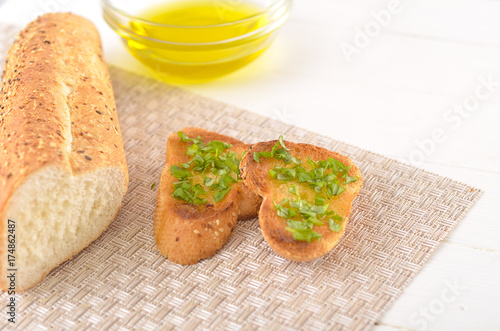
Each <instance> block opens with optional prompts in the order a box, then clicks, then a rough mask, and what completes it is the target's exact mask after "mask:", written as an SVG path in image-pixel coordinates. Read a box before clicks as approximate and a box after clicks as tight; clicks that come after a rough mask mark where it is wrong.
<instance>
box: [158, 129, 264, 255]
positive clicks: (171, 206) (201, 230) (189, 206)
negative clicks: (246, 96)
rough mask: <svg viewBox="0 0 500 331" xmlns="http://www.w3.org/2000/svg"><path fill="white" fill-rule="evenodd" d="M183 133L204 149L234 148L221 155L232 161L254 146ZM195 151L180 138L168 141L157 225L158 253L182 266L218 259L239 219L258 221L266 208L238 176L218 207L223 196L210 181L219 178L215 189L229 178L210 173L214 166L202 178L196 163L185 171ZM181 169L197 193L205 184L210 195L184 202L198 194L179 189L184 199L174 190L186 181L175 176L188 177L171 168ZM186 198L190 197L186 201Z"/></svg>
mask: <svg viewBox="0 0 500 331" xmlns="http://www.w3.org/2000/svg"><path fill="white" fill-rule="evenodd" d="M181 132H182V133H183V134H184V135H185V136H188V137H189V138H197V137H200V138H201V141H202V143H203V145H204V146H207V144H209V143H210V142H213V141H221V142H224V143H228V144H231V145H232V146H231V147H230V148H228V149H225V150H224V152H221V153H220V154H219V155H223V156H224V155H227V154H225V153H227V152H228V151H230V152H233V153H235V154H236V155H237V157H238V161H239V160H241V158H242V156H243V154H244V153H245V152H246V151H247V150H248V148H249V145H246V144H244V143H243V142H241V141H239V140H237V139H234V138H231V137H228V136H225V135H221V134H218V133H215V132H211V131H208V130H204V129H199V128H190V127H188V128H184V129H182V130H181ZM191 145H195V143H194V142H192V141H185V140H184V141H183V140H182V139H181V137H180V135H179V134H178V132H175V133H173V134H171V135H170V136H169V137H168V142H167V155H166V166H165V168H164V170H163V172H162V176H161V182H160V185H159V191H158V199H157V205H156V211H155V219H154V235H155V241H156V245H157V248H158V250H159V251H160V252H161V253H162V254H163V255H164V256H166V257H167V258H168V259H169V260H171V261H172V262H175V263H179V264H194V263H196V262H198V261H199V260H200V259H204V258H208V257H211V256H213V255H214V254H215V253H216V252H217V251H218V250H219V249H221V248H222V246H224V244H225V243H226V242H227V240H228V238H229V236H230V235H231V233H232V232H233V229H234V227H235V225H236V221H237V220H238V219H239V220H247V219H250V218H254V217H256V216H257V213H258V210H259V207H260V202H261V198H260V196H259V195H257V194H255V193H253V192H252V191H250V190H249V189H248V188H247V187H246V186H245V185H244V184H243V181H241V180H239V179H238V175H237V173H235V172H231V173H230V176H231V177H232V178H233V179H234V180H235V181H236V182H231V183H230V184H229V185H228V188H227V189H226V190H227V193H226V194H225V195H224V196H223V198H222V199H221V200H219V201H216V199H215V197H216V196H215V194H217V192H220V191H217V190H211V189H210V187H214V186H206V185H205V183H208V184H210V182H211V179H210V178H213V179H214V180H215V181H214V183H213V184H212V185H217V180H219V182H220V178H222V176H223V175H218V174H213V173H212V172H211V171H210V169H214V168H212V167H210V166H209V167H208V168H207V169H206V170H205V171H203V172H201V173H200V172H198V171H195V170H194V168H195V167H196V165H197V164H196V163H195V162H193V163H191V165H190V166H189V168H183V167H182V164H186V163H187V162H189V161H191V160H193V158H194V157H195V156H194V155H186V152H187V151H188V148H189V146H191ZM192 147H196V146H192ZM206 154H208V153H206ZM206 154H205V155H206ZM211 155H212V154H211ZM214 155H215V154H214ZM235 161H236V159H235ZM237 163H238V164H236V163H235V166H233V167H235V168H236V170H238V166H239V162H237ZM179 165H181V166H180V168H182V169H185V170H187V171H189V172H190V173H191V175H192V176H191V177H188V178H187V179H186V180H185V181H189V182H190V183H191V184H192V185H191V187H194V186H195V185H196V184H199V185H200V186H199V187H198V188H200V187H201V188H203V190H204V191H205V192H206V194H198V195H196V196H198V200H195V199H192V202H188V201H186V200H183V199H184V198H187V199H188V200H190V196H189V194H192V192H193V191H192V189H191V190H184V191H183V189H179V191H178V192H180V193H178V194H175V192H176V188H175V187H174V186H175V185H177V186H179V185H182V184H179V183H180V182H181V180H179V178H176V177H175V176H174V174H175V175H178V176H180V175H182V174H183V172H182V170H180V172H175V171H174V172H172V170H171V167H172V166H179ZM186 166H187V165H186ZM175 169H177V168H175ZM214 171H217V170H214ZM179 174H180V175H179ZM203 176H205V179H204V178H203ZM207 178H208V179H207ZM205 180H207V182H205ZM174 183H177V184H175V185H174ZM222 191H224V190H222ZM184 192H188V194H187V195H185V194H184ZM174 195H176V196H175V197H174ZM218 198H220V196H219V197H218ZM203 200H206V201H203Z"/></svg>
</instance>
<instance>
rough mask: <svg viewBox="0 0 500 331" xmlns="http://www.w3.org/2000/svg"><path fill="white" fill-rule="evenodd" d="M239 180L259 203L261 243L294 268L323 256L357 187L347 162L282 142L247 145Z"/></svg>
mask: <svg viewBox="0 0 500 331" xmlns="http://www.w3.org/2000/svg"><path fill="white" fill-rule="evenodd" d="M286 149H288V150H286ZM287 153H288V154H289V155H288V156H287ZM257 161H258V162H257ZM321 161H324V162H323V163H320V162H321ZM299 164H300V165H299ZM283 168H285V169H289V170H283ZM301 168H302V169H303V170H302V169H301ZM320 168H323V170H321V169H320ZM334 168H335V169H337V168H338V169H337V170H338V171H336V170H334ZM313 169H316V170H313ZM311 171H312V172H311ZM301 172H302V174H300V173H301ZM327 176H330V177H327ZM241 177H242V178H243V181H244V183H245V185H247V186H248V188H249V189H250V190H252V191H253V192H255V193H256V194H259V195H260V196H262V197H263V201H262V205H261V207H260V210H259V222H260V228H261V231H262V234H263V236H264V238H265V239H266V241H267V242H268V243H269V245H270V246H271V248H272V249H273V250H274V251H275V252H276V253H278V254H279V255H281V256H283V257H285V258H287V259H290V260H294V261H299V262H304V261H311V260H314V259H316V258H318V257H320V256H323V255H324V254H326V253H327V252H329V251H330V250H332V249H333V247H334V246H335V245H336V244H337V243H338V242H339V240H340V239H341V237H342V235H343V233H344V230H345V228H346V225H347V222H348V219H349V214H350V212H351V205H352V201H353V199H354V198H355V197H356V195H357V194H358V192H359V190H360V188H361V185H362V182H363V178H362V176H361V173H360V172H359V169H358V168H357V167H356V166H355V165H354V164H353V162H352V161H351V160H350V159H349V158H348V157H346V156H343V155H341V154H338V153H334V152H332V151H329V150H326V149H324V148H321V147H317V146H313V145H309V144H297V143H292V142H284V141H282V140H280V141H277V140H275V141H269V142H261V143H257V144H255V145H253V146H252V147H251V152H250V153H247V154H246V155H245V156H244V157H243V159H242V161H241ZM347 182H350V183H348V184H346V183H347ZM337 184H338V185H337ZM343 188H345V191H342V189H343ZM341 191H342V192H341ZM327 192H328V193H327ZM284 199H285V200H284ZM311 216H313V218H310V217H311ZM321 223H323V224H322V225H321Z"/></svg>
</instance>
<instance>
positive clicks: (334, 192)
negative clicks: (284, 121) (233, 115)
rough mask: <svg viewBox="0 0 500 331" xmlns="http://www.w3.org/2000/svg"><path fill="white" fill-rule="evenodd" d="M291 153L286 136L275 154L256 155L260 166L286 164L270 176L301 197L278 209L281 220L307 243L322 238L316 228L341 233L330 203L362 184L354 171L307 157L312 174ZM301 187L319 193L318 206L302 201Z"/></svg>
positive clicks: (295, 235)
mask: <svg viewBox="0 0 500 331" xmlns="http://www.w3.org/2000/svg"><path fill="white" fill-rule="evenodd" d="M289 150H290V149H289V148H287V147H286V146H285V142H284V140H283V136H280V137H279V139H278V141H277V142H276V144H275V145H274V146H273V148H272V149H271V151H262V152H254V155H253V156H254V160H255V161H256V162H260V159H261V158H262V157H264V158H275V159H277V160H282V161H283V162H284V164H283V165H277V166H275V167H273V168H272V169H270V170H269V175H270V176H271V177H272V178H273V179H276V180H279V181H281V182H283V183H290V186H289V187H288V192H290V193H291V194H293V195H295V196H297V199H296V200H288V199H283V200H282V201H281V203H279V204H276V203H275V205H274V208H275V209H276V211H277V214H278V216H280V217H283V218H285V219H287V227H286V230H287V231H289V232H291V233H292V234H293V238H294V239H295V240H300V241H307V242H311V241H312V240H319V239H320V238H321V235H320V234H319V233H318V232H316V231H314V230H313V227H314V226H323V225H325V224H327V225H328V226H329V228H330V230H331V231H334V232H339V231H341V230H342V222H343V219H342V217H341V216H340V215H337V214H336V213H335V212H334V211H332V210H328V207H329V205H330V204H329V199H332V198H333V197H335V196H338V195H340V194H341V193H342V192H344V191H345V190H346V188H345V186H346V185H348V184H350V183H353V182H356V181H357V180H358V178H357V177H352V176H349V175H348V173H349V170H350V169H351V167H350V166H349V167H348V166H346V165H345V164H343V163H342V162H341V161H339V160H337V159H334V158H331V157H328V159H326V160H319V161H316V160H312V159H311V158H309V157H307V163H308V164H309V166H308V169H310V170H306V168H304V167H303V166H302V165H301V164H302V160H299V159H297V158H295V157H294V156H292V155H291V154H290V152H289ZM292 163H293V164H292ZM289 164H291V165H289ZM300 184H302V185H303V187H304V186H305V187H306V188H308V189H310V190H312V191H313V192H314V193H315V195H314V197H315V198H314V203H312V202H308V201H306V200H304V199H301V198H300V194H299V186H300Z"/></svg>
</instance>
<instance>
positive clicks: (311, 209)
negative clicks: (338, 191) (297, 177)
mask: <svg viewBox="0 0 500 331" xmlns="http://www.w3.org/2000/svg"><path fill="white" fill-rule="evenodd" d="M328 205H329V204H328V203H327V204H323V205H313V204H310V203H309V202H307V201H306V200H303V199H300V198H298V199H296V200H288V199H283V200H282V201H281V203H279V204H277V203H274V208H275V209H276V211H277V213H278V216H280V217H283V218H286V219H287V225H288V227H286V228H285V229H286V230H287V231H289V232H291V233H292V234H293V238H294V239H295V240H301V241H304V240H305V241H307V242H311V241H312V240H318V239H320V238H321V235H320V234H319V233H317V232H316V231H314V230H313V227H314V226H322V225H324V224H325V222H326V221H327V217H328V223H329V225H330V229H331V230H332V231H335V232H338V231H340V229H341V228H342V227H341V225H340V224H339V223H337V221H338V222H342V217H341V216H340V215H336V214H335V212H333V211H331V210H328ZM331 222H334V223H335V224H337V225H338V226H340V229H339V230H336V229H337V228H333V226H334V225H332V223H331Z"/></svg>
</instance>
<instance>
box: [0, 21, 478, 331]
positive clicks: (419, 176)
mask: <svg viewBox="0 0 500 331" xmlns="http://www.w3.org/2000/svg"><path fill="white" fill-rule="evenodd" d="M15 32H17V29H12V28H10V29H9V30H8V31H6V28H5V27H4V28H3V29H0V39H3V40H0V50H1V51H0V54H1V55H2V56H3V55H4V54H5V52H6V50H7V47H8V45H10V43H11V42H12V39H13V35H14V33H15ZM111 75H112V77H113V83H114V89H115V94H116V100H117V104H118V110H119V115H120V123H121V127H122V131H123V139H124V143H125V150H126V153H127V161H128V165H129V170H130V186H129V191H128V194H127V196H126V197H125V201H124V204H123V207H122V209H121V211H120V212H119V214H118V216H117V218H116V220H115V221H114V222H113V223H112V224H111V226H110V227H109V229H108V230H107V231H106V232H105V233H104V234H103V235H102V236H101V237H100V238H99V239H97V240H96V241H95V242H94V243H92V244H91V245H90V246H89V247H88V248H87V249H85V250H84V251H83V252H81V253H80V254H78V255H77V256H76V257H74V258H73V259H72V260H70V261H68V262H66V263H64V264H62V265H61V266H59V267H58V268H57V269H55V270H53V271H52V272H51V273H50V274H49V276H48V277H47V278H46V279H45V280H44V281H43V282H42V283H41V284H40V285H38V286H36V287H35V288H34V289H32V290H30V291H28V292H26V293H23V294H21V295H18V300H19V301H18V302H20V305H21V306H20V308H19V315H18V320H19V323H18V325H17V326H18V327H19V328H25V329H40V330H44V329H48V328H50V327H53V328H55V329H58V330H59V329H76V330H80V329H81V330H85V329H89V328H96V329H105V330H118V329H120V330H126V329H141V330H157V329H160V328H164V329H171V328H172V329H174V328H181V329H185V330H192V329H216V330H222V329H225V330H254V329H259V328H262V329H269V330H278V329H286V330H288V329H307V330H319V329H332V330H338V329H352V330H366V329H369V328H370V327H371V326H373V324H374V322H376V321H377V320H378V319H379V318H380V317H381V316H382V313H383V312H384V311H385V310H387V308H389V306H390V305H391V304H392V303H393V302H394V300H395V299H396V298H397V297H398V296H399V295H400V294H401V293H402V291H403V289H404V288H405V286H406V285H407V284H408V283H409V282H410V281H411V279H412V278H413V277H414V276H415V275H416V273H417V272H418V271H419V270H420V268H421V267H422V265H423V264H424V263H425V261H426V260H427V259H428V258H429V256H430V255H431V253H432V252H433V251H434V250H435V249H436V247H437V246H438V245H439V243H440V242H441V241H442V240H443V239H444V238H445V237H446V235H447V234H448V232H449V231H450V230H451V229H452V228H453V227H454V226H455V225H456V224H457V222H458V221H459V220H460V219H461V218H462V217H463V216H464V215H465V213H466V212H467V210H468V209H469V208H470V207H471V206H472V205H473V204H474V203H475V201H476V200H477V199H478V197H479V196H480V191H478V190H475V189H474V190H473V189H471V187H469V186H467V185H464V184H461V183H458V182H456V181H453V180H450V179H447V178H443V177H441V176H438V175H434V174H431V173H428V172H425V171H423V170H420V169H417V168H415V167H412V166H409V165H404V164H401V163H399V162H397V161H395V160H391V159H388V158H386V157H384V156H380V155H377V154H374V153H371V152H369V151H365V150H362V149H359V148H357V147H354V146H350V145H347V144H344V143H341V142H338V141H334V140H332V139H329V138H326V137H323V136H320V135H317V134H315V133H312V132H309V131H306V130H303V129H299V128H296V127H292V126H290V125H286V124H284V123H281V122H278V121H275V120H272V119H269V118H266V117H262V116H259V115H256V114H253V113H250V112H247V111H244V110H241V109H237V108H235V107H232V106H229V105H225V104H222V103H220V102H217V101H214V100H210V99H207V98H204V97H201V96H198V95H195V94H192V93H189V92H186V91H183V90H181V89H177V88H173V87H170V86H166V85H164V84H160V83H156V82H154V81H151V80H148V79H146V78H143V77H139V76H135V75H133V74H130V73H127V72H125V71H122V70H120V69H116V68H111ZM184 126H198V127H202V128H205V129H209V130H213V131H217V132H221V133H224V134H227V135H231V136H234V137H236V138H238V139H241V140H243V141H246V142H256V141H259V140H269V139H275V138H276V137H278V136H279V134H283V135H284V136H285V138H286V139H288V140H292V141H300V142H308V143H314V144H317V145H320V146H324V147H326V148H329V149H331V150H335V151H337V152H340V153H343V154H346V155H348V156H349V157H351V158H352V159H353V161H354V162H355V163H356V164H357V165H358V167H359V168H360V170H361V172H362V174H363V178H364V182H363V188H362V190H361V192H360V194H359V196H358V197H357V198H356V200H355V203H354V206H353V213H352V217H351V220H350V223H349V225H348V226H347V230H346V233H345V235H344V237H343V239H342V241H341V242H340V244H338V245H337V247H335V249H333V251H332V252H330V253H329V254H327V255H326V256H324V257H323V258H320V259H318V260H316V261H314V262H310V263H296V262H291V261H288V260H285V259H283V258H281V257H280V256H278V255H276V254H275V253H274V252H273V251H272V250H271V249H270V248H269V246H268V245H267V243H266V241H265V240H264V239H263V237H262V235H261V233H260V230H259V226H258V221H257V220H252V221H248V222H241V223H239V224H238V225H237V227H236V229H235V232H234V234H233V235H232V236H231V237H230V239H229V242H228V243H227V244H226V245H225V246H224V248H223V249H222V250H221V251H220V252H219V253H218V254H217V255H215V256H214V257H213V258H210V259H207V260H203V261H202V262H200V263H198V264H196V265H193V266H180V265H176V264H174V263H171V262H169V261H168V260H166V259H165V258H163V257H162V256H161V255H160V254H159V253H158V252H157V251H155V244H154V241H153V212H154V207H155V200H156V194H157V192H156V189H155V190H152V189H151V188H150V186H151V184H152V183H153V182H156V183H159V180H160V174H161V171H162V168H163V166H164V156H165V145H166V139H167V135H168V134H169V133H171V132H173V131H176V130H179V129H181V128H183V127H184ZM7 299H8V296H7V295H6V294H5V293H4V294H2V295H1V300H2V302H5V300H7ZM2 306H4V304H2ZM3 309H5V308H3ZM2 316H3V317H2V318H0V323H1V324H0V328H2V327H6V326H7V327H8V325H7V324H6V317H5V314H4V313H2Z"/></svg>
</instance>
